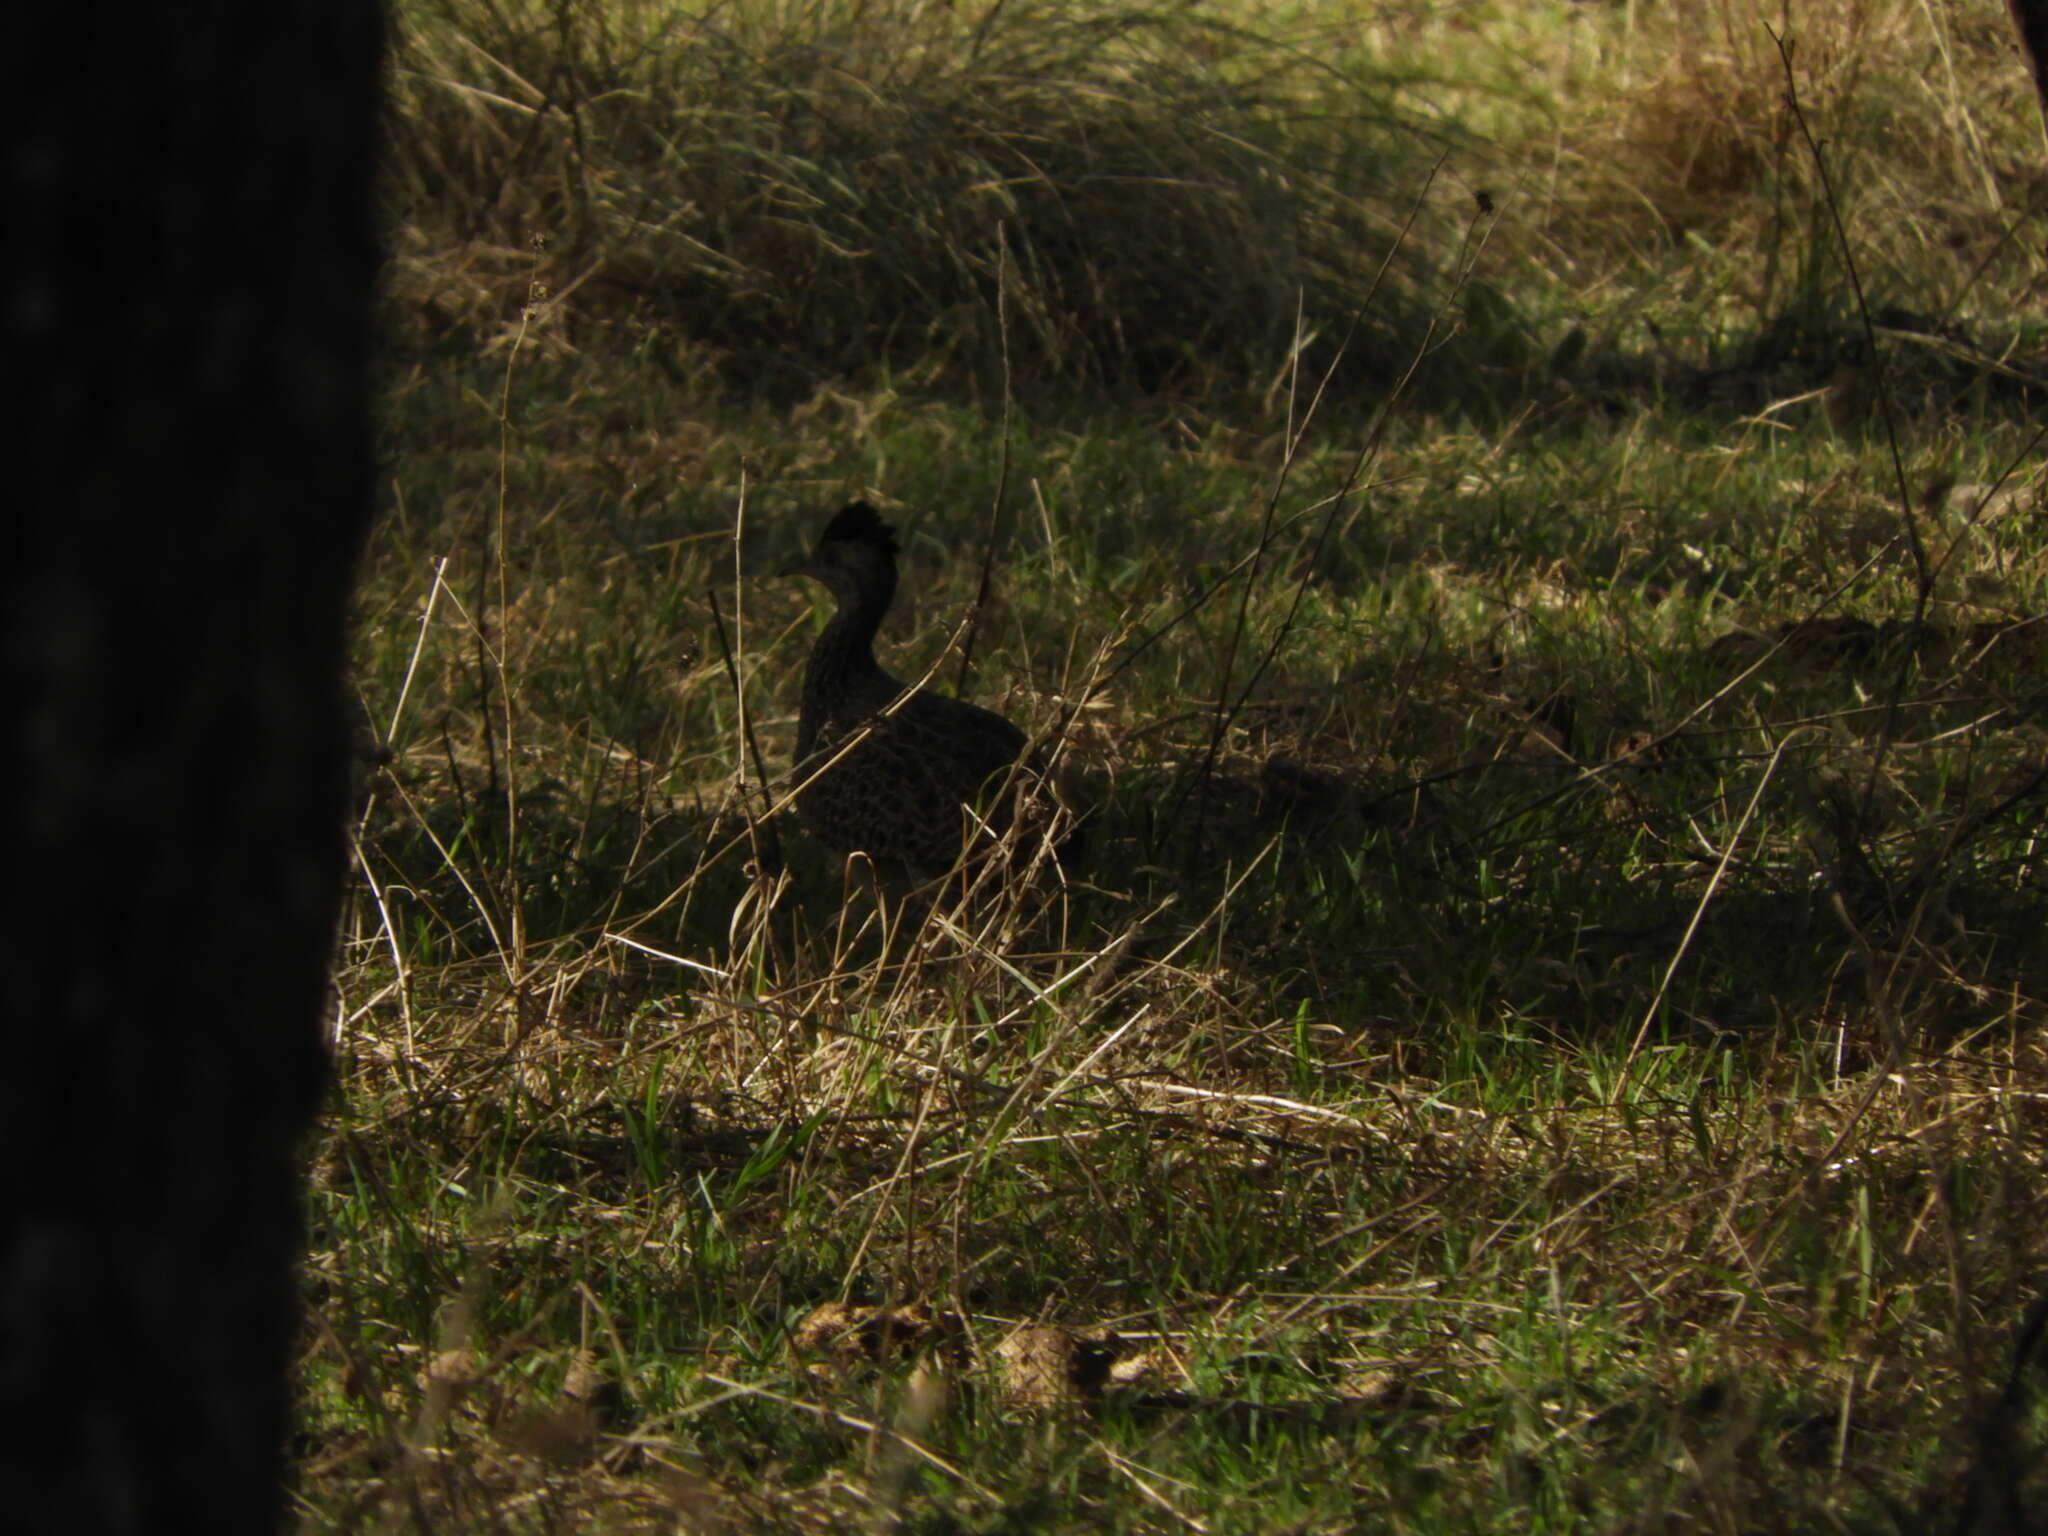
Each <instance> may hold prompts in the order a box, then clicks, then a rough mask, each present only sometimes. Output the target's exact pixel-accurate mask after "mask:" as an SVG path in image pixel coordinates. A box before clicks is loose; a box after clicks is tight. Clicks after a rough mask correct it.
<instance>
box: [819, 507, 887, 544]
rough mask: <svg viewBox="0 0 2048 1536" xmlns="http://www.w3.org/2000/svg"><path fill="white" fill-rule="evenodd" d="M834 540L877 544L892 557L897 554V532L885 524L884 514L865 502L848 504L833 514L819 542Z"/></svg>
mask: <svg viewBox="0 0 2048 1536" xmlns="http://www.w3.org/2000/svg"><path fill="white" fill-rule="evenodd" d="M834 539H848V540H851V541H853V542H855V543H860V544H875V545H879V546H880V547H881V548H882V549H884V550H886V551H888V552H889V553H890V554H892V555H893V554H895V553H897V548H896V530H895V529H894V528H891V527H890V526H889V525H888V524H887V523H885V522H883V521H882V514H881V513H879V512H877V511H876V510H875V509H874V508H873V507H871V506H869V505H868V504H867V503H866V502H864V501H852V502H848V503H847V504H846V505H845V506H843V507H841V508H840V509H839V510H838V511H837V512H835V513H833V514H832V521H831V522H829V523H827V524H826V525H825V531H824V533H822V534H821V535H819V542H820V543H829V542H830V541H832V540H834Z"/></svg>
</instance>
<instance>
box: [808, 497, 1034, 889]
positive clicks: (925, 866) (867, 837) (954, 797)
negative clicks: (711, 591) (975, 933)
mask: <svg viewBox="0 0 2048 1536" xmlns="http://www.w3.org/2000/svg"><path fill="white" fill-rule="evenodd" d="M899 552H900V551H899V548H898V546H897V543H896V532H895V530H894V529H893V528H892V527H890V525H889V524H888V523H886V522H884V521H883V520H882V517H881V514H880V513H878V512H877V511H876V510H875V509H874V508H873V507H872V506H870V505H869V504H868V503H867V502H865V501H855V502H850V503H848V504H847V505H846V506H844V507H841V508H840V509H839V510H838V511H837V512H835V513H834V514H833V515H832V518H831V520H830V521H828V522H827V523H826V524H825V527H824V531H823V532H822V533H821V534H820V535H819V537H818V543H817V547H816V548H815V549H814V550H813V551H812V552H811V555H810V558H809V559H807V560H805V561H802V562H800V563H799V564H797V565H795V566H792V567H790V568H789V570H788V571H787V572H785V574H788V575H800V576H808V577H810V578H811V579H812V580H813V581H816V582H819V583H820V584H822V585H823V586H824V588H825V589H826V591H827V592H829V593H830V594H831V595H832V598H833V601H834V603H835V605H836V606H835V610H834V612H833V614H832V618H831V620H830V621H829V622H828V623H827V624H826V625H825V628H824V630H823V632H822V633H820V634H819V636H818V638H817V641H816V643H814V644H813V645H812V647H811V655H810V660H809V662H808V664H807V665H806V666H805V668H804V684H803V703H802V708H801V710H800V712H799V714H798V717H797V730H796V754H795V772H794V775H793V782H794V784H795V786H796V811H797V819H798V821H799V822H801V823H802V824H803V826H804V827H805V828H806V829H807V830H808V831H809V832H810V833H811V835H812V836H814V837H815V838H817V840H818V841H819V842H821V843H823V844H824V845H825V846H826V847H827V848H829V849H831V850H832V851H833V852H834V853H837V854H839V855H841V856H842V857H844V856H847V855H850V854H854V853H861V854H865V855H866V856H867V858H868V859H869V861H870V862H871V863H872V864H873V865H874V866H875V868H876V870H877V871H878V872H879V873H881V874H882V875H883V876H884V877H885V878H887V879H889V880H891V881H893V882H895V883H898V884H916V883H920V882H923V881H927V880H930V879H932V878H934V877H936V876H938V875H943V874H945V873H946V872H947V871H948V870H950V869H951V868H952V867H953V866H954V865H955V864H956V863H958V862H959V860H960V856H961V853H962V850H963V849H964V848H966V847H967V832H968V826H969V823H968V820H967V817H966V815H965V812H966V811H967V809H968V808H970V807H973V806H975V805H976V804H977V803H980V802H986V801H987V800H988V799H989V798H990V797H992V796H993V794H994V792H995V791H996V789H997V788H998V787H1000V786H1002V785H1003V784H1004V783H1005V782H1006V780H1007V778H1008V776H1009V773H1010V770H1011V768H1012V765H1014V764H1015V763H1016V762H1017V761H1018V759H1019V758H1020V757H1021V756H1022V755H1023V752H1024V745H1025V737H1024V733H1023V732H1022V731H1021V730H1019V729H1018V728H1017V727H1016V725H1014V724H1013V723H1012V722H1010V721H1009V720H1007V719H1005V718H1004V717H1003V716H1001V715H999V714H997V713H996V712H995V711H994V710H992V709H983V708H982V707H981V706H980V705H978V704H970V703H968V702H967V701H966V700H965V699H956V698H950V697H948V696H947V695H945V694H942V693H938V692H936V691H934V690H932V689H930V688H913V687H911V686H910V685H909V684H907V683H904V682H902V681H901V680H900V679H898V678H895V677H893V676H891V675H890V674H889V673H888V672H886V671H884V670H883V669H882V667H881V665H880V664H879V663H878V662H877V661H876V660H875V632H876V630H878V629H879V628H880V627H881V623H882V620H883V618H884V617H885V616H886V615H887V614H888V612H889V605H890V604H891V603H892V602H893V601H894V600H895V597H896V557H897V555H898V553H899Z"/></svg>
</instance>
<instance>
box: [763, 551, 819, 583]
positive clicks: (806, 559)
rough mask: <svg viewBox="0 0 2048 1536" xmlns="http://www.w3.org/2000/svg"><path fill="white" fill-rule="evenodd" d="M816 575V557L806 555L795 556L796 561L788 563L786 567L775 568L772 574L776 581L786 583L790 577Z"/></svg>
mask: <svg viewBox="0 0 2048 1536" xmlns="http://www.w3.org/2000/svg"><path fill="white" fill-rule="evenodd" d="M816 574H817V560H816V557H815V556H812V555H808V554H804V555H799V556H797V558H796V559H794V560H792V561H790V562H789V563H788V564H787V565H780V566H777V567H776V568H775V572H774V575H775V579H776V580H777V581H787V580H788V579H789V578H790V577H792V576H815V575H816Z"/></svg>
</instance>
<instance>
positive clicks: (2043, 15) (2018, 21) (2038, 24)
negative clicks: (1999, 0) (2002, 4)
mask: <svg viewBox="0 0 2048 1536" xmlns="http://www.w3.org/2000/svg"><path fill="white" fill-rule="evenodd" d="M2006 6H2007V8H2008V9H2010V10H2011V12H2012V24H2013V26H2014V27H2015V28H2017V29H2018V31H2019V34H2020V50H2021V51H2022V52H2023V53H2025V54H2026V56H2027V63H2028V64H2029V65H2030V66H2032V69H2033V74H2034V94H2035V95H2036V96H2038V97H2039V98H2040V100H2041V110H2042V111H2043V112H2044V113H2048V0H2006Z"/></svg>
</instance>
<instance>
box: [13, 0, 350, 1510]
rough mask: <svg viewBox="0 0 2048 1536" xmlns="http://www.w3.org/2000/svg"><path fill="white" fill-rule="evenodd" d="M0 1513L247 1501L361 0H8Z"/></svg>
mask: <svg viewBox="0 0 2048 1536" xmlns="http://www.w3.org/2000/svg"><path fill="white" fill-rule="evenodd" d="M8 33H9V35H8V37H7V39H6V42H5V44H4V46H0V60H4V62H0V85H4V91H0V101H4V106H0V112H4V113H5V115H6V117H7V119H8V124H9V126H8V129H7V132H6V135H5V143H4V146H0V147H4V155H5V158H4V160H0V179H4V185H5V193H6V201H5V205H4V213H0V225H4V229H0V358H4V360H5V365H6V371H7V374H8V385H9V390H8V392H9V393H10V394H11V395H12V396H13V397H14V399H15V402H16V403H15V404H14V405H12V406H9V407H7V408H6V414H7V426H8V431H7V434H6V440H7V442H8V444H9V452H8V453H7V455H6V457H5V460H4V462H0V475H4V477H5V478H4V486H5V489H4V492H0V500H4V502H5V503H6V511H5V512H4V513H0V526H5V527H6V529H7V530H8V533H7V538H6V544H5V559H4V560H0V710H4V712H5V716H6V721H5V724H6V735H5V738H4V740H5V749H6V752H7V755H8V758H9V760H10V762H11V764H12V767H13V772H12V773H11V774H9V775H8V780H9V782H8V785H7V788H6V792H5V793H0V847H4V848H5V850H6V858H7V865H6V886H7V896H6V897H5V899H4V904H0V912H4V918H5V924H4V928H0V935H4V943H5V944H6V946H7V951H8V952H7V954H6V956H5V959H4V964H0V1423H4V1424H5V1426H6V1427H5V1428H4V1429H0V1447H4V1450H0V1467H4V1468H5V1472H6V1475H5V1477H4V1479H0V1485H4V1487H5V1489H6V1493H5V1495H4V1498H5V1513H4V1514H0V1525H4V1526H5V1527H6V1528H7V1529H8V1530H22V1531H61V1532H65V1533H72V1536H78V1533H94V1532H103V1531H137V1532H140V1531H151V1532H161V1531H172V1530H192V1531H205V1532H209V1533H223V1532H244V1531H261V1530H269V1529H274V1528H275V1527H276V1525H277V1523H278V1520H279V1518H280V1514H281V1511H282V1498H281V1493H280V1472H281V1468H282V1465H283V1461H282V1453H283V1450H284V1446H285V1435H286V1426H287V1421H288V1417H289V1413H288V1409H289V1400H288V1395H287V1385H286V1376H287V1370H288V1367H289V1361H290V1351H291V1347H292V1342H293V1337H294V1329H295V1324H296V1317H297V1308H296V1304H295V1300H294V1295H295V1289H296V1285H295V1280H294V1272H293V1261H294V1258H295V1255H296V1252H297V1248H298V1237H299V1211H298V1198H299V1195H298V1177H297V1160H298V1156H299V1144H300V1142H301V1139H302V1138H303V1135H304V1133H305V1129H306V1127H307V1124H308V1122H309V1120H310V1117H311V1116H312V1114H313V1112H314V1110H315V1108H316V1106H317V1101H318V1097H319V1093H320V1088H321V1083H322V1072H323V1052H322V1048H321V1043H320V1023H319V1020H320V1014H321V1010H322V998H323V986H324V982H323V978H324V973H325V969H326V964H327V960H328V953H329V948H330V944H331V941H332V930H333V922H334V913H335V905H336V900H337V896H338V892H339V888H340V883H341V877H342V872H343V863H342V861H343V856H344V843H343V825H344V817H345V809H346V808H345V797H346V792H347V789H346V785H347V776H346V760H345V731H344V725H343V715H342V708H341V700H342V694H341V667H342V660H343V618H344V609H345V607H346V602H347V595H348V587H349V582H350V579H351V577H352V576H353V574H354V567H355V561H356V556H357V551H358V548H359V545H360V543H361V539H362V535H363V532H364V529H365V526H366V524H367V521H368V509H369V504H370V458H369V448H368V431H367V409H366V378H365V354H366V350H367V341H368V324H369V297H370V289H371V284H372V280H373V275H374V266H375V263H374V254H375V253H374V241H373V238H372V230H371V220H370V212H369V208H370V200H369V184H370V164H371V153H372V144H373V139H374V132H373V129H374V123H375V117H376V80H377V74H376V72H377V55H378V45H379V41H380V22H379V17H378V13H377V9H376V7H375V5H374V4H371V3H367V0H317V3H316V0H262V3H255V0H239V3H229V4H224V5H200V6H182V5H160V6H147V7H118V6H116V7H104V6H82V7H67V6H63V5H59V4H54V3H38V4H34V5H30V6H25V7H19V8H17V9H16V10H15V11H14V12H13V13H12V15H11V16H10V25H9V29H8Z"/></svg>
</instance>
